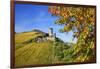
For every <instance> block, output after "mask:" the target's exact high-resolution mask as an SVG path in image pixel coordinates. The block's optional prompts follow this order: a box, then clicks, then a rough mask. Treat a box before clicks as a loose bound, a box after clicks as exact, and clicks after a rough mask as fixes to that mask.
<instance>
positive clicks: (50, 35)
mask: <svg viewBox="0 0 100 69" xmlns="http://www.w3.org/2000/svg"><path fill="white" fill-rule="evenodd" d="M49 37H53V28H49Z"/></svg>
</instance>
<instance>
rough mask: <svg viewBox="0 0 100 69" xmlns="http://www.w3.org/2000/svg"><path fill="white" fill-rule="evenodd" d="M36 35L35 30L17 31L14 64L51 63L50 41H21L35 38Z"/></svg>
mask: <svg viewBox="0 0 100 69" xmlns="http://www.w3.org/2000/svg"><path fill="white" fill-rule="evenodd" d="M38 35H41V34H36V32H26V33H19V34H16V35H15V43H16V45H15V46H16V47H15V48H16V49H15V65H16V66H25V65H35V64H51V63H52V58H53V55H52V52H53V51H52V50H53V49H52V45H53V43H52V42H50V41H45V42H40V43H35V42H32V43H28V44H22V43H23V42H25V41H27V40H30V39H31V38H35V37H37V36H38Z"/></svg>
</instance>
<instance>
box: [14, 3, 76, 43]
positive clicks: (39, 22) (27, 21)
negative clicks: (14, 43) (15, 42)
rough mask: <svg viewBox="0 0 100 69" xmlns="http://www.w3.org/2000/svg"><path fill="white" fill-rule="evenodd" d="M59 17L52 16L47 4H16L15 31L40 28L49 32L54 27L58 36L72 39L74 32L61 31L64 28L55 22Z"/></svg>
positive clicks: (64, 39) (65, 40)
mask: <svg viewBox="0 0 100 69" xmlns="http://www.w3.org/2000/svg"><path fill="white" fill-rule="evenodd" d="M57 19H58V17H57V16H52V15H51V13H50V12H48V6H47V5H32V4H16V5H15V32H18V33H20V32H25V31H32V30H34V29H39V30H41V31H43V32H46V33H48V30H49V28H53V31H54V33H56V36H57V37H59V38H60V39H61V40H63V41H64V42H74V43H75V42H76V40H73V41H72V38H73V37H72V36H73V32H72V31H71V32H69V33H60V32H59V29H61V28H63V26H61V25H57V24H55V21H56V20H57Z"/></svg>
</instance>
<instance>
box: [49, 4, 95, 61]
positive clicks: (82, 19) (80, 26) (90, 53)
mask: <svg viewBox="0 0 100 69" xmlns="http://www.w3.org/2000/svg"><path fill="white" fill-rule="evenodd" d="M48 10H49V12H50V13H51V14H52V15H53V16H57V17H59V19H57V20H56V22H55V24H58V25H63V29H60V32H62V33H63V32H69V31H73V32H74V34H73V38H77V39H78V40H77V43H76V44H75V45H74V46H73V48H72V50H70V51H71V52H72V51H73V53H72V56H71V57H72V58H74V57H75V59H74V61H79V62H81V61H84V62H90V61H91V60H92V61H94V59H93V58H94V56H95V8H94V7H79V6H78V7H76V6H75V7H71V6H68V7H66V6H49V9H48ZM67 56H68V55H67Z"/></svg>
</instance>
